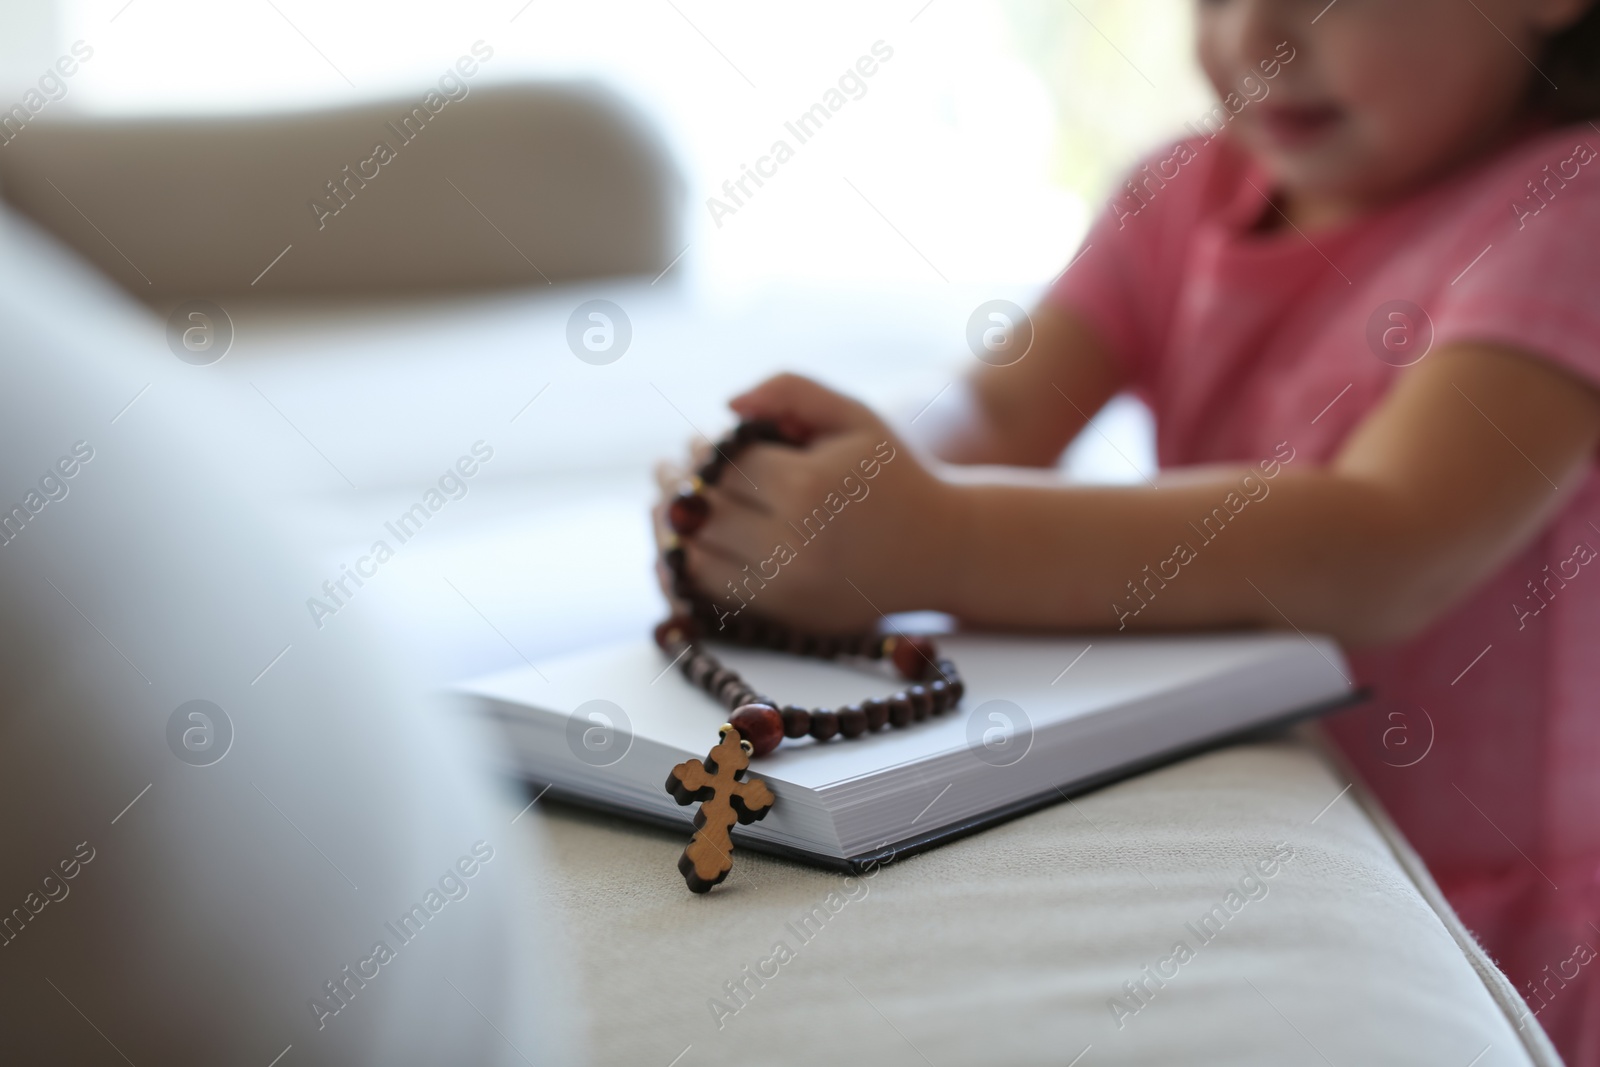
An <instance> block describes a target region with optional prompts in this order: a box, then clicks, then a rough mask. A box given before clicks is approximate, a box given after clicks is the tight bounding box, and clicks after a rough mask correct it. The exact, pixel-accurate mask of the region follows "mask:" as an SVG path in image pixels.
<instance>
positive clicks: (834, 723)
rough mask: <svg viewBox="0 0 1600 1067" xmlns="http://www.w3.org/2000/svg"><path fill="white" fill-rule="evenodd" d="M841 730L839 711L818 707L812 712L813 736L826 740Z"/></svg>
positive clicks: (819, 739)
mask: <svg viewBox="0 0 1600 1067" xmlns="http://www.w3.org/2000/svg"><path fill="white" fill-rule="evenodd" d="M838 732H839V713H838V712H837V711H829V710H827V709H826V708H818V709H817V710H816V711H813V712H812V713H811V736H812V737H815V738H816V739H817V740H818V741H826V740H828V739H829V738H831V737H833V735H834V734H836V733H838Z"/></svg>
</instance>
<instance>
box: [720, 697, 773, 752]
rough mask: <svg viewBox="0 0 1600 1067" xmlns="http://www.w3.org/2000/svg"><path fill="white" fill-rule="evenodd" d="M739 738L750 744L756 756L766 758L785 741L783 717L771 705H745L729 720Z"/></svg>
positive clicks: (735, 711)
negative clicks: (737, 732)
mask: <svg viewBox="0 0 1600 1067" xmlns="http://www.w3.org/2000/svg"><path fill="white" fill-rule="evenodd" d="M728 722H729V723H731V724H732V725H733V728H734V729H735V730H738V731H739V736H740V737H742V738H744V739H745V740H746V741H749V742H750V745H751V747H752V748H754V749H755V752H754V753H752V754H753V755H756V756H765V755H766V754H767V753H769V752H771V751H772V750H773V749H775V748H777V747H778V743H779V742H780V741H782V740H783V716H782V715H780V714H778V709H777V708H775V707H773V706H772V705H771V704H745V705H744V706H743V707H739V708H735V709H734V712H733V717H732V718H731V719H729V720H728Z"/></svg>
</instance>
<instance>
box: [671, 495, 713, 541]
mask: <svg viewBox="0 0 1600 1067" xmlns="http://www.w3.org/2000/svg"><path fill="white" fill-rule="evenodd" d="M710 517H711V504H710V502H709V501H707V500H706V498H705V497H703V496H701V495H700V494H699V493H696V492H694V491H692V490H688V489H685V490H684V491H683V492H681V493H679V494H678V495H677V496H675V497H673V498H672V503H671V504H668V505H667V525H668V526H671V527H672V530H673V532H674V533H676V534H677V535H678V536H679V537H689V536H692V535H693V534H694V532H695V531H696V530H698V529H700V527H702V526H704V525H705V524H706V519H708V518H710Z"/></svg>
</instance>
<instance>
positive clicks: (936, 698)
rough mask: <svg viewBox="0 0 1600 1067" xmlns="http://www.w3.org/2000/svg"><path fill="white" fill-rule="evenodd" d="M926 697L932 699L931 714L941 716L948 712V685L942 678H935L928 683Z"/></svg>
mask: <svg viewBox="0 0 1600 1067" xmlns="http://www.w3.org/2000/svg"><path fill="white" fill-rule="evenodd" d="M928 695H930V696H931V697H933V713H934V714H935V715H943V714H944V713H945V712H947V711H949V710H950V683H949V682H946V681H945V680H944V679H943V678H935V679H934V680H933V681H931V682H929V683H928Z"/></svg>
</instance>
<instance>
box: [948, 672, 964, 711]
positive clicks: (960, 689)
mask: <svg viewBox="0 0 1600 1067" xmlns="http://www.w3.org/2000/svg"><path fill="white" fill-rule="evenodd" d="M966 692H967V683H966V682H963V681H962V680H961V675H959V674H956V673H955V672H954V671H951V672H950V706H951V707H952V708H953V707H955V706H956V705H957V704H960V703H961V698H962V697H963V696H965V695H966Z"/></svg>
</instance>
